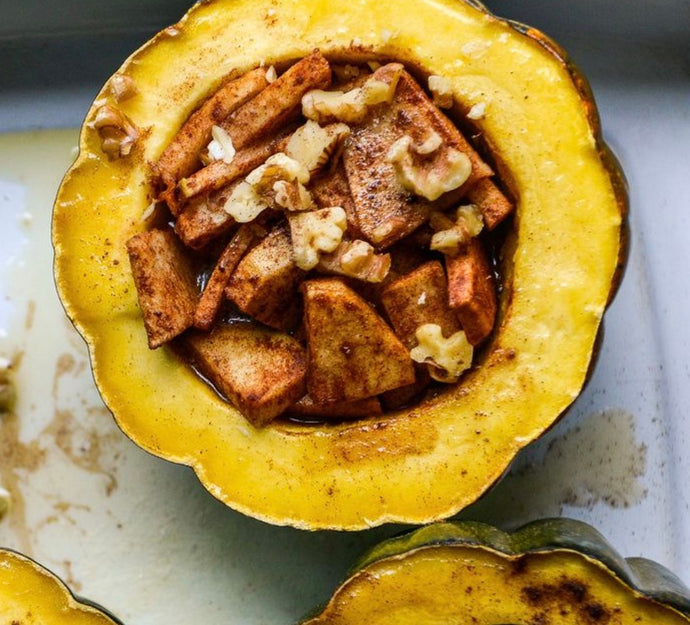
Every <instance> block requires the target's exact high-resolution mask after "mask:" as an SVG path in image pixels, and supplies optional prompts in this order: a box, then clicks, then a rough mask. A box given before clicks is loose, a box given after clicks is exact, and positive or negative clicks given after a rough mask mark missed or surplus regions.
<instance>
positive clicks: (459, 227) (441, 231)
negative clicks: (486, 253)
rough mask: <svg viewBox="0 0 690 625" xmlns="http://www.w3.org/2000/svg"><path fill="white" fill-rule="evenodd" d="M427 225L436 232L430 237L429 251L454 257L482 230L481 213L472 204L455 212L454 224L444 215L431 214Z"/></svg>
mask: <svg viewBox="0 0 690 625" xmlns="http://www.w3.org/2000/svg"><path fill="white" fill-rule="evenodd" d="M429 223H430V225H431V227H432V228H434V229H435V230H436V232H435V233H434V235H433V236H432V237H431V243H430V244H429V247H430V249H432V250H436V251H437V252H442V253H443V254H446V255H448V256H455V255H456V254H457V253H458V252H459V251H460V249H461V248H462V246H463V245H465V244H466V243H467V242H468V241H469V240H470V239H472V238H473V237H476V236H477V235H478V234H479V233H480V232H481V231H482V229H483V228H484V220H483V218H482V214H481V211H480V210H479V209H478V208H477V207H476V206H475V205H474V204H467V205H465V206H460V207H459V208H458V210H457V211H456V217H455V222H453V221H451V220H450V219H449V218H448V217H447V216H446V215H443V214H439V213H433V214H432V215H431V217H430V219H429Z"/></svg>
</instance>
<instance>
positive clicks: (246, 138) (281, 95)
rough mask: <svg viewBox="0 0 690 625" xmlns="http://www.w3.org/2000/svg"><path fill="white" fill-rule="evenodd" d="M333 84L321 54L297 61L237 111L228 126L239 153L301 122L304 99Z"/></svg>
mask: <svg viewBox="0 0 690 625" xmlns="http://www.w3.org/2000/svg"><path fill="white" fill-rule="evenodd" d="M330 84H331V67H330V65H329V63H328V61H327V60H326V58H325V57H324V56H323V55H322V54H321V53H320V52H319V51H318V50H317V51H315V52H312V53H311V54H310V55H309V56H306V57H304V58H303V59H301V60H300V61H297V63H295V64H294V65H293V66H292V67H290V68H289V69H288V70H286V71H285V73H283V74H281V75H280V76H279V77H278V78H277V80H275V81H273V82H272V83H271V84H269V85H268V87H266V88H265V89H264V90H263V91H261V92H260V93H259V94H258V95H257V96H256V97H254V98H252V99H251V100H250V101H249V102H247V103H246V104H245V105H244V106H241V107H240V108H239V109H237V110H236V111H235V112H234V113H233V114H232V115H231V116H230V117H229V118H228V119H227V120H226V121H225V122H224V123H223V128H224V129H225V130H227V131H228V134H229V135H230V137H231V138H232V142H233V144H234V145H235V147H236V148H237V149H238V150H239V149H241V148H243V147H245V146H247V145H249V144H250V143H252V142H254V141H256V140H257V139H261V138H265V137H267V136H269V135H271V134H274V133H275V132H276V131H277V130H278V129H279V128H282V127H284V126H285V125H286V124H289V123H290V122H292V121H295V120H296V119H298V118H299V114H300V112H301V108H302V96H303V95H304V94H305V93H307V91H309V90H311V89H323V88H326V87H328V86H329V85H330Z"/></svg>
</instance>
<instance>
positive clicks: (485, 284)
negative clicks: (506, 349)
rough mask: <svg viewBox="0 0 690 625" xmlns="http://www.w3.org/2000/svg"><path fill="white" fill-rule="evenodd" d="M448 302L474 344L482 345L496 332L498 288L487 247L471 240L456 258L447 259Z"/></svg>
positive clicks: (468, 338)
mask: <svg viewBox="0 0 690 625" xmlns="http://www.w3.org/2000/svg"><path fill="white" fill-rule="evenodd" d="M446 273H447V275H448V303H449V304H450V307H451V308H452V309H453V310H455V311H456V312H457V315H458V319H459V320H460V323H461V325H462V329H463V330H464V331H465V336H466V337H467V340H468V341H469V342H470V344H472V345H479V343H481V342H482V341H483V340H484V339H485V338H486V337H487V336H489V334H491V331H492V330H493V327H494V323H495V319H496V309H497V296H496V285H495V280H494V276H493V273H492V272H491V267H490V266H489V261H488V257H487V254H486V252H485V251H484V248H483V246H482V244H481V242H480V241H479V239H472V240H471V241H470V242H469V243H468V245H467V246H466V247H465V249H464V250H463V251H461V252H460V253H459V254H458V255H457V256H446Z"/></svg>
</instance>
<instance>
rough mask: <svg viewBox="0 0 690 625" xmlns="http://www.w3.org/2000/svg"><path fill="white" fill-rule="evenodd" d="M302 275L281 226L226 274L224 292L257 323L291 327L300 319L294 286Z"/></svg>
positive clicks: (276, 326)
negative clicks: (227, 279)
mask: <svg viewBox="0 0 690 625" xmlns="http://www.w3.org/2000/svg"><path fill="white" fill-rule="evenodd" d="M304 275H305V273H304V272H303V271H302V270H301V269H300V268H299V267H297V265H296V264H295V260H294V255H293V253H292V242H291V239H290V234H289V232H288V230H287V228H285V227H282V226H281V227H278V228H276V229H274V230H273V231H272V232H270V233H269V234H268V236H266V237H265V238H264V239H263V240H262V241H261V242H260V243H259V244H258V245H256V246H255V247H254V248H252V249H251V250H250V251H249V252H248V253H247V254H246V255H245V256H244V258H243V259H242V260H241V261H240V263H239V265H238V266H237V268H236V269H235V272H234V273H233V274H232V275H231V276H230V279H229V281H228V286H227V288H226V289H225V295H226V297H227V298H228V299H230V300H232V301H233V302H235V304H236V305H237V307H238V308H239V309H240V310H241V311H243V312H245V313H247V314H248V315H251V316H252V317H254V318H255V319H257V320H258V321H261V323H265V324H266V325H268V326H271V327H273V328H277V329H279V330H286V329H291V328H294V327H295V326H296V325H297V323H298V322H299V318H300V313H301V308H300V299H299V292H298V287H299V283H300V282H301V281H302V279H303V278H304Z"/></svg>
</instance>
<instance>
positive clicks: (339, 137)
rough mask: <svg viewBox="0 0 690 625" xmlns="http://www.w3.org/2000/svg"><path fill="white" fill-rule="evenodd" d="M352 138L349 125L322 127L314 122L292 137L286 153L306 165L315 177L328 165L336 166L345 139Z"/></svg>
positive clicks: (311, 121) (305, 125)
mask: <svg viewBox="0 0 690 625" xmlns="http://www.w3.org/2000/svg"><path fill="white" fill-rule="evenodd" d="M349 136H350V127H349V126H348V125H347V124H343V123H336V124H329V125H327V126H323V127H322V126H320V125H319V124H317V123H316V122H315V121H313V120H308V121H307V123H306V124H304V125H303V126H300V127H299V128H298V129H297V130H295V132H294V133H293V134H292V136H291V137H290V140H289V141H288V144H287V147H286V149H285V153H286V154H287V155H288V156H289V157H291V158H294V159H295V160H296V161H298V162H299V163H301V164H302V165H304V167H306V169H307V170H308V171H309V174H310V175H311V176H313V175H314V174H316V173H317V172H319V171H321V170H322V169H323V168H324V167H325V166H326V165H327V164H328V163H331V164H332V165H334V164H335V162H336V159H337V156H338V154H339V152H340V151H341V150H342V148H343V144H344V142H345V139H347V137H349Z"/></svg>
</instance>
